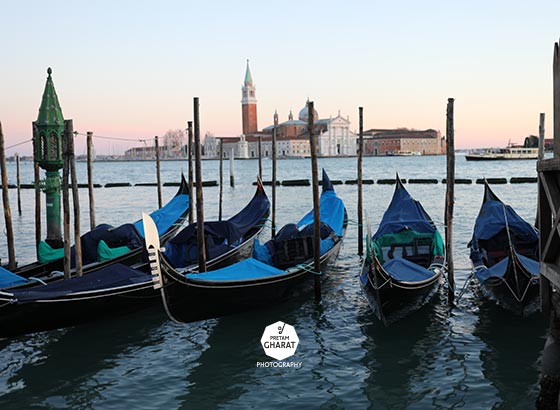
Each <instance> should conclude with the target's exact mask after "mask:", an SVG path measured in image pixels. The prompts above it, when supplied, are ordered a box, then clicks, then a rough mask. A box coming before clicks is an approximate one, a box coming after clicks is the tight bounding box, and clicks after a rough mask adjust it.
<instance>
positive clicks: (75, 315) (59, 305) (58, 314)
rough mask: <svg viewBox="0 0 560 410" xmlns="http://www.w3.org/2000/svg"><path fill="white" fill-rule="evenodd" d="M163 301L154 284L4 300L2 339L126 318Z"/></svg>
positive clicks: (0, 314) (0, 310)
mask: <svg viewBox="0 0 560 410" xmlns="http://www.w3.org/2000/svg"><path fill="white" fill-rule="evenodd" d="M159 302H160V299H159V293H158V292H157V291H155V290H154V289H153V286H152V281H151V280H150V281H148V282H146V283H140V284H137V285H134V286H128V287H120V288H112V289H105V290H103V291H101V292H84V293H82V294H80V295H71V294H70V295H68V296H66V297H61V298H59V299H50V300H44V301H41V300H39V301H35V302H29V303H10V302H8V301H6V300H2V299H0V338H2V337H12V336H17V335H22V334H27V333H34V332H40V331H45V330H53V329H58V328H63V327H68V326H74V325H78V324H82V323H87V322H91V321H95V320H100V319H105V318H108V317H114V316H117V315H124V314H127V313H131V312H134V311H138V310H141V309H144V308H147V307H149V306H152V305H155V304H158V303H159Z"/></svg>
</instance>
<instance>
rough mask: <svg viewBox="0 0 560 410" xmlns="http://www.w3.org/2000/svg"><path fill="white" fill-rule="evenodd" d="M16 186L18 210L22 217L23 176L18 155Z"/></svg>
mask: <svg viewBox="0 0 560 410" xmlns="http://www.w3.org/2000/svg"><path fill="white" fill-rule="evenodd" d="M16 186H17V210H18V215H19V216H21V176H20V168H19V154H16Z"/></svg>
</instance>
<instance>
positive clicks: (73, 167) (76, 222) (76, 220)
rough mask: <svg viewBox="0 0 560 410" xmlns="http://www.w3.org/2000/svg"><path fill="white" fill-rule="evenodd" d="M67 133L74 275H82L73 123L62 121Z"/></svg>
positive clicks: (78, 197)
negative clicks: (72, 209)
mask: <svg viewBox="0 0 560 410" xmlns="http://www.w3.org/2000/svg"><path fill="white" fill-rule="evenodd" d="M64 123H65V128H66V134H67V135H68V137H67V138H68V161H69V164H70V177H71V181H72V182H71V183H72V204H73V206H74V251H75V253H74V257H75V258H76V259H75V262H76V276H82V241H81V239H80V196H79V194H78V176H77V175H76V157H75V155H74V123H73V121H72V120H66V121H64Z"/></svg>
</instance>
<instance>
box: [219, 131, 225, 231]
mask: <svg viewBox="0 0 560 410" xmlns="http://www.w3.org/2000/svg"><path fill="white" fill-rule="evenodd" d="M219 154H220V206H219V211H218V220H219V221H221V220H222V200H223V198H224V158H223V157H224V140H223V139H221V138H220V149H219Z"/></svg>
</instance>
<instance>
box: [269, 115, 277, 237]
mask: <svg viewBox="0 0 560 410" xmlns="http://www.w3.org/2000/svg"><path fill="white" fill-rule="evenodd" d="M277 129H278V112H276V111H275V112H274V129H273V130H272V216H271V222H270V223H271V225H272V233H271V236H272V238H274V237H275V236H276V132H277Z"/></svg>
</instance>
